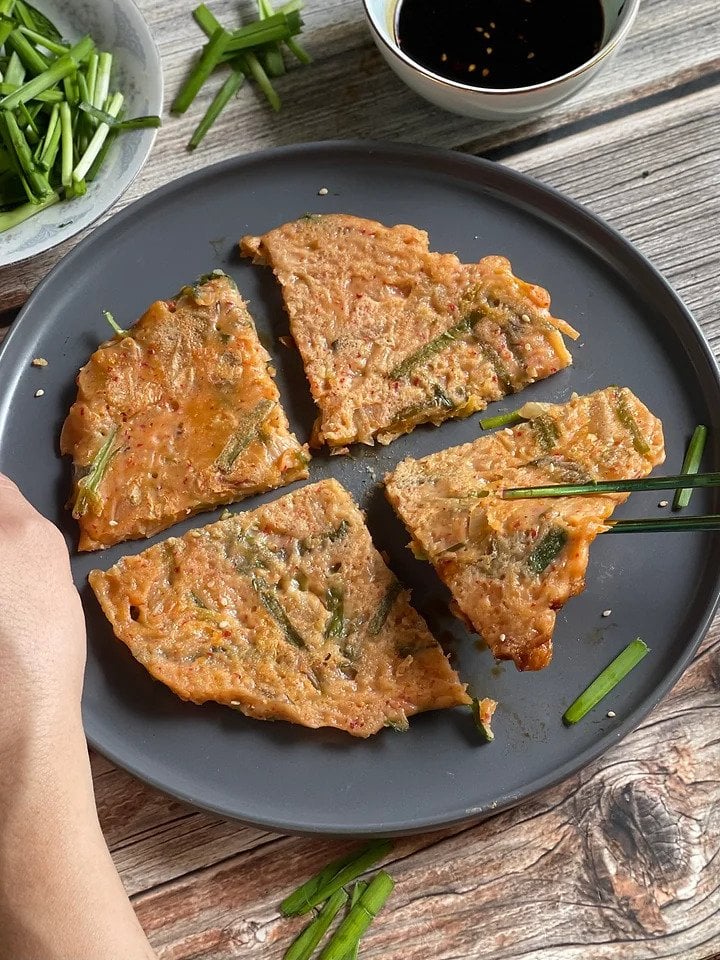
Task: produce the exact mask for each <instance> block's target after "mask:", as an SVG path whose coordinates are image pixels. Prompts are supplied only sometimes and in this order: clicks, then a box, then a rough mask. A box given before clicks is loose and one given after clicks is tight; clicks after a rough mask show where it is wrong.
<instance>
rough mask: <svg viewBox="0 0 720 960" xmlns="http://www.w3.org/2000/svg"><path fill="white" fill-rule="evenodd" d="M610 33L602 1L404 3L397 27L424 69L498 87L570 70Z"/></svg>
mask: <svg viewBox="0 0 720 960" xmlns="http://www.w3.org/2000/svg"><path fill="white" fill-rule="evenodd" d="M603 32H604V19H603V10H602V5H601V3H600V0H442V2H441V0H401V3H400V5H399V9H398V14H397V20H396V30H395V33H396V38H397V42H398V44H399V46H400V49H401V50H402V51H403V53H405V54H407V56H409V57H410V58H411V59H413V60H415V61H416V62H417V63H419V64H420V65H421V66H423V67H426V68H427V69H429V70H431V71H432V72H433V73H437V74H439V75H440V76H442V77H445V78H447V79H449V80H455V81H458V82H461V83H467V84H469V85H471V86H478V87H490V88H494V89H510V88H513V87H525V86H532V85H534V84H538V83H544V82H546V81H548V80H553V79H555V78H556V77H560V76H562V75H563V74H565V73H569V72H570V71H571V70H574V69H575V68H576V67H579V66H580V65H581V64H583V63H585V62H586V61H587V60H589V59H591V57H593V56H594V55H595V54H596V53H597V51H598V50H599V49H600V45H601V43H602V37H603ZM570 37H571V38H572V41H570V40H569V39H568V38H570Z"/></svg>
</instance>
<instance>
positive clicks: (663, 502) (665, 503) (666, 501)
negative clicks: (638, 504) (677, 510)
mask: <svg viewBox="0 0 720 960" xmlns="http://www.w3.org/2000/svg"><path fill="white" fill-rule="evenodd" d="M668 503H669V501H668V500H661V501H660V503H659V504H658V506H659V507H666V506H667V505H668Z"/></svg>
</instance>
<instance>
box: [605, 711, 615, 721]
mask: <svg viewBox="0 0 720 960" xmlns="http://www.w3.org/2000/svg"><path fill="white" fill-rule="evenodd" d="M607 715H608V716H609V717H610V719H611V720H612V718H613V717H616V716H617V714H616V713H615V711H614V710H608V712H607Z"/></svg>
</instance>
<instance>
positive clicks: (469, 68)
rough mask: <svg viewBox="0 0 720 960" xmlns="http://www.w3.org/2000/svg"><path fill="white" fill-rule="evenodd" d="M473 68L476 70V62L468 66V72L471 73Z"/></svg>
mask: <svg viewBox="0 0 720 960" xmlns="http://www.w3.org/2000/svg"><path fill="white" fill-rule="evenodd" d="M475 70H477V64H475V63H471V64H470V66H469V67H468V73H473V71H475Z"/></svg>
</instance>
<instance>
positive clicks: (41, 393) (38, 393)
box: [35, 390, 45, 397]
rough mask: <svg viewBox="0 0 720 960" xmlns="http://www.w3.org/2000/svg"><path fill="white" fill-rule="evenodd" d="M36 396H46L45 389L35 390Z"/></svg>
mask: <svg viewBox="0 0 720 960" xmlns="http://www.w3.org/2000/svg"><path fill="white" fill-rule="evenodd" d="M35 396H36V397H44V396H45V391H44V390H36V391H35Z"/></svg>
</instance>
